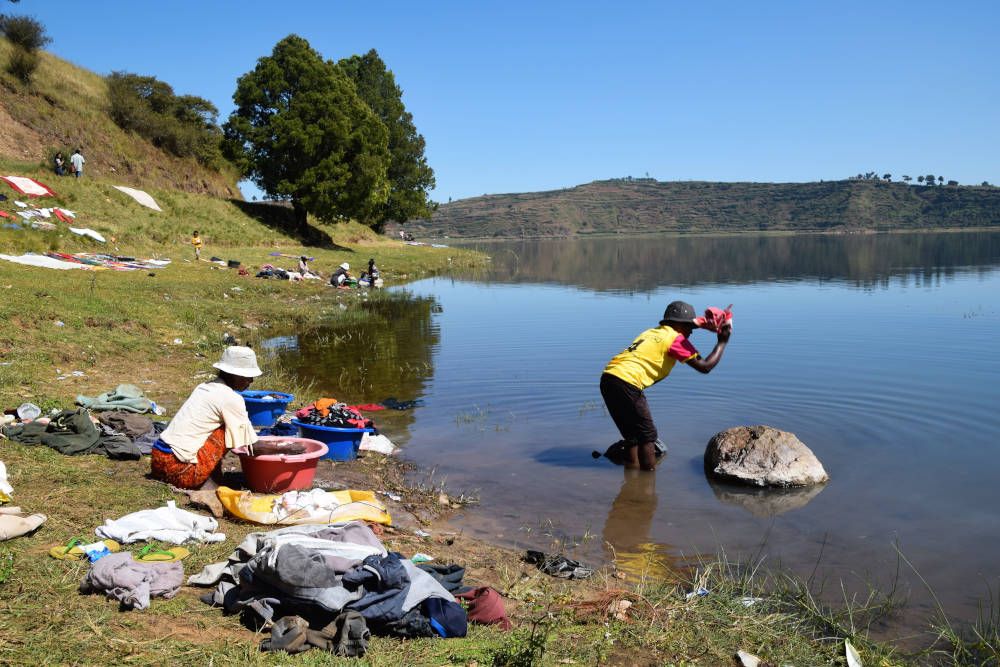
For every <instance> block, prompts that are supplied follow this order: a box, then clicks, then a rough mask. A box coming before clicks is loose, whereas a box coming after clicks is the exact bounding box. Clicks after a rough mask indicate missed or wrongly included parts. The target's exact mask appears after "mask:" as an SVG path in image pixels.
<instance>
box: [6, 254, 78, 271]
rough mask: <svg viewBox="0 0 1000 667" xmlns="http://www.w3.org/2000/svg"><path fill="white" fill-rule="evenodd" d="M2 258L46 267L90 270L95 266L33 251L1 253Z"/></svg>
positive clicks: (26, 264) (7, 260)
mask: <svg viewBox="0 0 1000 667" xmlns="http://www.w3.org/2000/svg"><path fill="white" fill-rule="evenodd" d="M0 259H2V260H4V261H6V262H14V263H15V264H24V265H25V266H38V267H41V268H44V269H83V270H87V271H90V270H92V269H93V268H94V267H92V266H88V265H86V264H79V263H77V262H66V261H63V260H60V259H53V258H51V257H46V256H45V255H36V254H35V253H32V252H29V253H25V254H23V255H4V254H0Z"/></svg>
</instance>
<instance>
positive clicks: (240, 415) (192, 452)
mask: <svg viewBox="0 0 1000 667" xmlns="http://www.w3.org/2000/svg"><path fill="white" fill-rule="evenodd" d="M212 366H213V367H214V368H215V369H216V370H218V377H217V378H216V379H215V380H212V381H211V382H204V383H202V384H200V385H198V386H197V387H195V388H194V391H192V392H191V396H189V397H188V399H187V400H186V401H185V402H184V405H182V406H181V408H180V410H178V411H177V414H176V415H175V416H174V418H173V419H172V420H171V421H170V425H169V426H167V428H166V430H165V431H163V433H162V434H160V437H159V439H158V440H157V441H156V442H155V443H154V445H153V452H152V462H151V467H152V476H153V477H154V478H155V479H159V480H161V481H164V482H167V483H168V484H171V485H173V486H175V487H178V488H180V489H191V490H204V491H209V492H210V494H206V496H205V497H199V498H196V496H195V495H194V494H189V495H190V496H191V499H192V500H198V501H200V502H204V503H205V504H208V505H209V506H210V507H211V508H212V509H213V512H214V511H215V509H216V508H215V505H217V504H218V503H217V499H216V503H212V500H213V499H214V496H215V491H214V490H215V488H217V487H218V485H219V483H220V482H221V479H222V458H223V457H224V456H225V454H226V450H227V449H232V448H234V447H246V446H249V445H252V444H253V443H255V442H257V433H256V432H255V431H254V428H253V425H252V424H251V423H250V417H249V416H248V415H247V408H246V404H245V403H244V402H243V397H242V396H240V395H239V394H238V393H236V392H239V391H243V390H245V389H246V388H248V387H249V386H250V383H251V382H253V379H254V378H255V377H257V376H259V375H260V374H261V372H262V371H261V370H260V368H259V367H258V366H257V355H256V354H254V351H253V350H251V349H250V348H249V347H239V346H230V347H227V348H226V349H225V351H223V353H222V358H221V359H220V360H219V361H218V362H216V363H214V364H212ZM208 495H211V498H209V497H207V496H208ZM220 509H221V506H220Z"/></svg>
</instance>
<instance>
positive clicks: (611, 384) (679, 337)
mask: <svg viewBox="0 0 1000 667" xmlns="http://www.w3.org/2000/svg"><path fill="white" fill-rule="evenodd" d="M698 326H699V325H698V322H697V321H696V315H695V312H694V307H693V306H691V304H689V303H684V302H683V301H674V302H672V303H670V305H668V306H667V309H666V311H664V313H663V319H662V320H660V325H659V326H657V327H653V328H652V329H647V330H646V331H643V332H642V333H641V334H639V335H638V336H637V337H636V339H635V340H634V341H632V344H631V345H629V346H628V347H627V348H625V350H623V351H622V352H621V353H619V354H616V355H615V356H614V357H612V359H611V361H609V362H608V365H607V366H605V368H604V373H602V374H601V396H602V397H603V398H604V404H605V405H606V406H607V408H608V414H610V415H611V419H612V420H614V422H615V426H617V427H618V430H619V432H621V434H622V438H624V441H623V442H622V443H619V445H612V447H611V448H610V449H609V450H608V452H607V453H606V454H605V455H606V456H608V458H612V459H613V460H614V459H617V458H621V459H622V461H623V462H624V463H625V465H626V466H627V467H631V468H635V467H639V468H641V469H643V470H653V468H654V467H655V465H656V442H657V433H656V425H655V424H654V423H653V417H652V415H651V414H650V412H649V404H648V403H647V402H646V395H645V394H644V393H643V390H645V389H647V388H648V387H651V386H652V385H654V384H656V383H657V382H659V381H660V380H662V379H663V378H665V377H667V376H668V375H669V374H670V371H672V370H673V368H674V364H676V363H677V362H678V361H680V362H681V363H684V364H687V365H688V366H690V367H692V368H693V369H695V370H696V371H698V372H700V373H709V372H711V370H712V369H713V368H715V366H716V365H717V364H718V363H719V361H720V360H721V359H722V353H723V352H724V351H725V349H726V344H727V343H728V342H729V337H730V335H731V334H732V326H731V325H729V324H726V325H725V326H723V327H721V328H720V329H719V332H718V342H716V344H715V349H713V350H712V353H711V354H709V355H708V357H706V358H705V359H702V358H701V355H700V354H699V353H698V350H697V349H695V347H694V345H692V344H691V341H690V340H688V338H689V337H690V336H691V332H692V331H694V330H695V329H696V328H697V327H698Z"/></svg>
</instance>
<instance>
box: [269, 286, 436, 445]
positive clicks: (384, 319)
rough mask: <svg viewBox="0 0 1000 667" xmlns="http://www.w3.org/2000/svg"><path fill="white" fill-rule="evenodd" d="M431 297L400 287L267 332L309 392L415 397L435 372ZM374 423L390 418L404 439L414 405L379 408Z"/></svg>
mask: <svg viewBox="0 0 1000 667" xmlns="http://www.w3.org/2000/svg"><path fill="white" fill-rule="evenodd" d="M434 305H435V301H434V299H432V298H427V297H412V296H410V295H408V294H405V293H395V294H392V293H381V294H380V295H379V296H378V297H372V298H371V299H369V300H367V301H365V302H361V303H358V304H357V306H355V307H356V308H358V309H360V310H361V311H362V312H361V313H360V314H359V315H357V316H354V317H351V316H345V317H342V318H340V319H338V320H337V321H336V322H333V323H330V324H328V325H325V326H322V327H319V328H318V329H315V330H311V331H309V332H308V333H305V334H299V335H286V336H277V337H274V338H270V339H269V340H268V341H267V342H266V343H265V344H264V346H265V347H267V348H268V349H270V350H271V351H272V352H273V353H274V354H275V355H276V356H277V357H278V360H279V363H280V365H281V366H282V367H283V368H284V369H285V370H287V371H288V372H290V373H293V374H295V375H296V376H298V378H299V380H300V381H301V382H302V384H311V386H312V389H313V392H314V393H315V396H314V397H302V398H318V397H320V396H330V397H335V398H337V399H339V400H342V401H345V402H347V403H353V404H359V403H372V402H381V401H383V400H384V399H386V398H387V397H390V396H391V397H395V398H396V399H398V400H400V401H411V400H416V399H419V398H421V397H422V396H423V394H424V388H425V386H426V384H427V382H429V381H430V379H431V378H432V377H433V375H434V365H433V359H432V354H433V350H434V348H435V347H436V346H437V344H438V342H439V341H440V330H439V327H438V326H437V325H436V324H435V323H434V322H433V320H432V315H431V313H432V308H433V307H434ZM378 415H379V416H378V419H377V420H376V421H377V423H379V424H380V425H382V424H385V423H387V422H388V423H391V425H392V431H393V435H394V440H396V441H397V444H405V442H406V440H407V439H408V435H409V433H408V429H409V426H410V425H411V424H412V422H413V419H414V411H413V410H386V411H384V412H380V413H378Z"/></svg>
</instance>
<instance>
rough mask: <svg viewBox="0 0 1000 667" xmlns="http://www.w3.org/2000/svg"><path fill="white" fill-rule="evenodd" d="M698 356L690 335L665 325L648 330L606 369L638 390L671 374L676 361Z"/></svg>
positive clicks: (605, 368)
mask: <svg viewBox="0 0 1000 667" xmlns="http://www.w3.org/2000/svg"><path fill="white" fill-rule="evenodd" d="M697 356H698V350H696V349H695V347H694V345H692V344H691V341H689V340H688V339H687V336H685V335H684V334H682V333H681V332H679V331H677V330H676V329H674V328H672V327H670V326H669V325H666V324H661V325H660V326H658V327H654V328H652V329H646V330H645V331H643V332H642V333H641V334H639V335H638V336H637V337H636V339H635V340H634V341H632V344H631V345H629V346H628V347H627V348H625V349H624V350H623V351H622V352H620V353H619V354H616V355H615V356H614V357H612V359H611V361H609V362H608V365H607V366H605V367H604V372H605V373H608V374H610V375H614V376H615V377H616V378H619V379H621V380H624V381H625V382H628V383H629V384H630V385H632V386H634V387H637V388H639V389H645V388H646V387H650V386H652V385H654V384H656V383H657V382H659V381H660V380H662V379H663V378H665V377H667V376H668V375H670V371H672V370H673V369H674V364H675V363H677V362H678V361H681V362H686V361H689V360H691V359H693V358H695V357H697Z"/></svg>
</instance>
